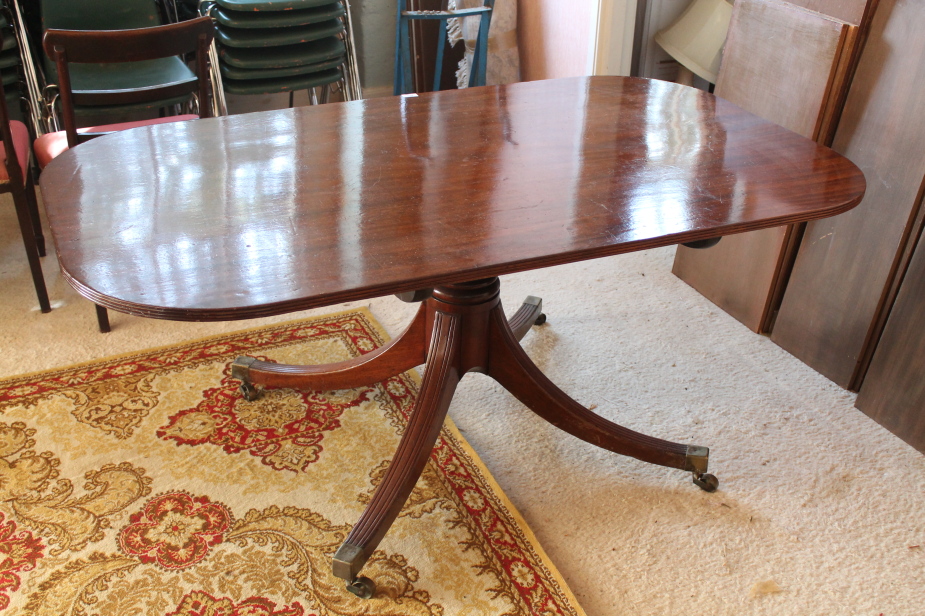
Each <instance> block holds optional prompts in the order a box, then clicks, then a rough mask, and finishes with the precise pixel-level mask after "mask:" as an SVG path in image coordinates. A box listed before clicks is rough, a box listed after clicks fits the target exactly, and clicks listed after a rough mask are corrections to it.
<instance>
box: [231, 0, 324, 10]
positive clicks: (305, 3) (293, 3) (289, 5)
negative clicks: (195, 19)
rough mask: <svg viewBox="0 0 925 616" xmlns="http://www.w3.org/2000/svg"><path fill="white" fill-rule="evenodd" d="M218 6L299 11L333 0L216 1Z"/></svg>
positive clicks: (233, 8) (239, 8)
mask: <svg viewBox="0 0 925 616" xmlns="http://www.w3.org/2000/svg"><path fill="white" fill-rule="evenodd" d="M215 2H216V4H218V6H220V7H222V8H224V9H228V10H231V11H258V12H263V11H266V12H275V11H297V10H300V9H310V8H314V7H316V6H324V5H326V4H331V0H215Z"/></svg>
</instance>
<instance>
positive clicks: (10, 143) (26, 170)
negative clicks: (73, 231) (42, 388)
mask: <svg viewBox="0 0 925 616" xmlns="http://www.w3.org/2000/svg"><path fill="white" fill-rule="evenodd" d="M2 39H3V34H2V32H0V45H2V43H3V40H2ZM9 118H10V116H9V112H8V110H7V106H6V93H5V92H4V91H3V84H2V83H0V133H2V137H3V151H2V152H0V155H2V160H0V193H12V195H13V204H14V205H15V206H16V218H17V219H18V220H19V230H20V231H21V232H22V241H23V244H25V246H26V257H27V258H28V259H29V269H30V270H31V271H32V282H33V284H34V285H35V293H36V295H38V298H39V308H40V309H41V310H42V312H50V311H51V304H50V303H49V301H48V291H47V289H46V288H45V278H44V276H42V264H41V262H40V261H39V257H40V256H41V257H44V256H45V238H44V237H43V236H42V225H41V223H40V222H39V209H38V204H37V202H36V200H35V184H34V182H33V178H32V169H31V167H30V165H29V141H31V139H30V136H29V130H28V129H27V128H26V125H25V124H23V123H22V122H17V121H15V120H13V121H11V120H10V119H9Z"/></svg>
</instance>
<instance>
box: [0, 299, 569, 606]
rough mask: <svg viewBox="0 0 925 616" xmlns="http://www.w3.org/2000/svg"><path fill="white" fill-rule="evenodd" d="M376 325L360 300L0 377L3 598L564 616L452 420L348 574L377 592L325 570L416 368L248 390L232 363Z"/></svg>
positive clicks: (330, 344)
mask: <svg viewBox="0 0 925 616" xmlns="http://www.w3.org/2000/svg"><path fill="white" fill-rule="evenodd" d="M387 339H388V337H387V335H386V334H385V332H384V331H383V330H382V328H381V327H380V326H379V325H378V324H377V323H376V322H375V321H374V320H373V319H372V317H371V316H370V314H369V313H368V312H366V311H365V310H357V311H349V312H344V313H340V314H335V315H331V316H327V317H321V318H316V319H311V320H307V321H301V322H296V323H288V324H285V325H280V326H275V327H270V328H264V329H259V330H252V331H246V332H241V333H237V334H233V335H227V336H222V337H217V338H212V339H208V340H203V341H199V342H195V343H189V344H186V345H183V346H180V347H171V348H164V349H158V350H151V351H145V352H141V353H136V354H132V355H126V356H122V357H117V358H113V359H109V360H104V361H99V362H93V363H89V364H85V365H81V366H76V367H71V368H65V369H61V370H56V371H52V372H46V373H40V374H32V375H26V376H22V377H16V378H13V379H7V380H4V381H0V611H2V612H3V613H5V614H15V615H26V614H28V615H29V616H46V615H47V616H64V615H68V616H71V615H74V616H77V615H80V616H92V615H100V616H110V615H111V616H116V615H118V616H129V615H135V614H145V615H150V614H157V615H164V616H245V615H247V616H309V615H317V616H328V615H335V614H337V615H350V616H353V615H360V614H364V615H376V616H391V615H394V616H399V615H400V616H418V615H420V616H426V615H439V614H445V615H447V616H449V615H462V614H472V615H495V614H498V615H501V614H504V615H511V616H520V615H533V614H536V615H543V616H553V615H559V614H561V615H566V614H568V615H573V616H581V615H582V614H583V613H582V611H581V609H580V608H579V607H578V605H577V603H576V602H575V600H574V598H573V597H572V595H571V593H570V592H569V590H568V589H567V588H566V587H565V584H564V583H563V582H562V580H561V579H560V577H559V575H558V573H557V572H556V571H555V570H554V569H553V567H552V566H551V564H550V563H549V561H548V560H547V558H546V556H545V555H544V554H543V552H542V550H541V549H540V547H539V546H538V545H537V543H536V541H535V539H534V538H533V536H532V535H531V533H530V531H529V530H528V529H527V528H526V526H525V525H524V523H523V521H522V520H521V518H520V517H519V516H518V514H517V513H516V512H515V511H514V510H513V508H512V507H511V505H510V503H508V501H507V500H506V499H505V497H504V495H503V494H502V493H501V491H500V489H499V488H498V486H497V485H496V484H495V483H494V481H493V480H492V478H491V476H490V475H489V474H488V471H487V470H486V469H485V468H484V467H483V466H482V464H481V463H480V461H479V460H478V457H477V456H476V455H475V453H474V452H473V451H472V450H471V449H470V448H469V446H468V445H467V444H466V442H465V441H464V440H463V438H462V437H461V436H460V434H459V433H458V432H457V431H456V429H455V428H454V427H453V426H452V425H450V424H449V422H448V423H447V425H446V426H445V427H444V430H443V432H442V434H441V437H440V439H439V441H438V444H437V447H436V448H435V450H434V453H433V454H432V456H431V460H430V463H429V464H428V466H427V469H426V471H425V473H424V476H423V477H422V480H421V481H419V482H418V485H417V487H416V488H415V490H414V493H413V494H412V496H411V498H410V499H409V502H408V503H407V505H406V506H405V508H404V510H403V511H402V513H401V515H400V517H399V519H398V520H397V521H396V523H395V525H394V526H393V527H392V529H391V530H390V531H389V534H388V535H387V536H386V538H385V540H383V542H382V543H381V544H380V549H379V550H378V551H376V552H375V554H374V555H373V557H372V558H371V559H370V561H369V563H368V564H367V566H366V568H365V569H364V570H363V571H364V575H368V576H369V577H371V578H373V579H374V580H375V581H376V583H377V585H378V591H377V593H376V595H375V596H374V597H373V598H372V599H370V600H367V601H364V600H362V599H358V598H356V597H354V596H353V595H351V594H349V593H347V592H346V591H345V590H344V585H343V582H342V581H341V580H338V579H336V578H334V577H333V576H332V575H331V573H330V560H331V556H332V555H333V553H334V552H335V550H336V549H337V547H338V546H339V544H340V543H341V542H342V541H343V540H344V539H345V538H346V536H347V534H348V533H349V531H350V527H351V525H352V524H353V523H355V521H356V520H357V519H358V517H359V515H360V514H361V513H362V510H363V507H364V505H365V503H366V502H368V500H369V498H370V495H371V493H372V490H373V489H374V487H375V485H376V484H377V481H378V480H379V479H380V478H381V477H382V474H383V472H384V469H385V468H386V466H387V463H388V460H389V459H390V457H391V455H392V452H393V451H394V449H395V447H396V445H397V442H398V438H399V435H400V433H401V431H402V429H403V426H404V425H405V422H406V419H407V416H408V414H409V412H410V411H411V409H412V406H413V402H414V398H415V395H416V393H417V391H418V387H419V383H420V380H419V377H418V375H417V374H416V373H406V374H404V375H400V376H398V377H395V378H393V379H390V380H389V381H387V382H385V383H383V384H380V385H377V386H374V387H368V388H361V389H354V390H342V391H335V392H325V393H321V392H296V391H292V390H276V391H268V392H266V393H265V394H264V396H263V397H261V398H260V399H259V400H257V401H255V402H248V401H246V400H244V399H242V398H241V396H240V395H239V394H238V393H237V385H238V382H237V381H235V380H234V379H232V378H231V377H230V375H229V364H230V362H231V361H232V360H233V359H234V358H235V357H237V356H239V355H244V354H246V355H253V356H257V357H260V358H262V359H268V360H272V361H279V362H285V363H319V364H320V363H328V362H334V361H340V360H343V359H347V358H349V357H355V356H357V355H360V354H362V353H366V352H369V351H371V350H372V349H374V348H376V347H377V346H379V345H381V344H383V343H384V342H385V341H387Z"/></svg>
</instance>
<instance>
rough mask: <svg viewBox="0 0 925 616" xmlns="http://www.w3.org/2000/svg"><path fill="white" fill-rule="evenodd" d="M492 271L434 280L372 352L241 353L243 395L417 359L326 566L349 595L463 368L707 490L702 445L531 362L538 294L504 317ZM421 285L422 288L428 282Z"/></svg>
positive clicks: (332, 384) (368, 378) (329, 381)
mask: <svg viewBox="0 0 925 616" xmlns="http://www.w3.org/2000/svg"><path fill="white" fill-rule="evenodd" d="M499 290H500V283H499V281H498V279H497V278H488V279H485V280H476V281H473V282H466V283H459V284H451V285H445V286H442V287H437V288H435V289H434V290H433V296H432V297H430V298H429V299H427V301H426V302H425V303H424V304H422V305H421V308H420V309H419V310H418V313H417V315H416V316H415V318H414V320H413V321H412V323H411V325H410V326H409V327H408V328H407V329H406V330H405V331H404V333H402V334H401V335H400V336H399V337H398V338H396V339H395V340H393V341H392V342H390V343H389V344H387V345H385V346H383V347H382V348H380V349H377V350H376V351H373V352H371V353H368V354H366V355H363V356H362V357H357V358H355V359H351V360H348V361H345V362H339V363H336V364H328V365H324V366H287V365H282V364H273V363H269V362H262V361H258V360H256V359H254V358H250V357H240V358H238V359H237V360H235V362H234V364H233V365H232V374H233V375H234V376H235V377H237V378H240V379H242V381H243V385H242V389H243V390H244V394H245V396H247V395H255V394H256V393H257V391H258V390H257V389H256V388H255V386H257V385H259V386H261V387H294V388H297V389H311V390H330V389H347V388H352V387H359V386H362V385H370V384H372V383H376V382H379V381H383V380H385V379H387V378H390V377H392V376H395V375H397V374H400V373H402V372H405V371H406V370H409V369H411V368H413V367H415V366H418V365H420V364H422V363H426V368H425V370H424V380H423V383H422V385H421V394H420V396H419V397H418V400H417V402H416V403H415V405H414V410H413V412H412V414H411V418H410V420H409V422H408V425H407V426H406V427H405V431H404V433H403V434H402V437H401V440H400V442H399V445H398V450H397V451H396V452H395V456H394V457H393V458H392V462H391V464H390V465H389V468H388V469H387V470H386V473H385V476H384V477H383V479H382V483H380V484H379V486H378V487H377V488H376V491H375V493H374V494H373V498H372V500H371V501H370V503H369V505H368V506H367V507H366V510H365V511H364V512H363V515H362V516H361V517H360V519H359V521H358V522H357V523H356V525H355V526H354V527H353V530H352V531H351V532H350V535H349V536H348V537H347V540H346V541H345V542H344V543H343V544H342V545H341V546H340V549H338V551H337V553H336V554H335V555H334V563H333V569H334V575H336V576H337V577H340V578H343V579H345V580H346V581H347V588H348V590H350V591H351V592H353V593H354V594H356V595H358V596H361V597H364V598H368V597H370V596H372V595H373V593H374V592H375V584H374V583H373V582H372V580H369V579H368V578H364V577H358V575H359V572H360V570H361V569H362V568H363V565H364V564H365V563H366V561H367V560H368V559H369V557H370V555H371V554H372V553H373V551H374V550H375V549H376V547H377V546H378V545H379V542H380V541H381V540H382V538H383V536H385V534H386V532H387V531H388V529H389V527H390V526H391V525H392V523H393V522H394V521H395V518H396V517H397V516H398V513H399V511H400V510H401V508H402V506H404V504H405V501H406V500H407V499H408V496H409V495H410V494H411V490H412V489H413V488H414V485H415V483H416V482H417V480H418V478H419V477H420V475H421V472H422V471H423V469H424V465H425V464H426V463H427V459H428V457H429V456H430V452H431V450H432V449H433V446H434V443H435V442H436V440H437V437H438V436H439V433H440V428H441V427H442V426H443V420H444V418H445V417H446V413H447V410H448V409H449V406H450V401H451V400H452V398H453V393H454V392H455V390H456V386H457V384H458V383H459V380H460V379H461V378H462V376H463V375H464V374H465V373H466V372H484V373H486V374H488V375H489V376H491V377H493V378H494V379H495V380H497V381H498V382H499V383H500V384H501V385H502V386H504V387H505V388H506V389H508V390H509V391H510V392H511V393H512V394H514V395H515V396H516V397H517V399H519V400H520V401H521V402H523V403H524V404H525V405H527V407H529V408H530V409H531V410H532V411H533V412H535V413H536V414H537V415H539V416H540V417H542V418H543V419H545V420H546V421H548V422H550V423H552V424H553V425H555V426H556V427H558V428H560V429H562V430H565V431H566V432H568V433H569V434H572V435H574V436H576V437H578V438H580V439H582V440H584V441H587V442H589V443H592V444H594V445H597V446H598V447H602V448H604V449H607V450H609V451H613V452H615V453H619V454H623V455H627V456H632V457H634V458H638V459H640V460H643V461H646V462H651V463H653V464H660V465H662V466H668V467H672V468H679V469H682V470H687V471H692V472H693V473H694V482H695V483H697V485H699V486H700V487H702V488H703V489H705V490H707V491H712V490H714V489H716V485H717V482H716V479H715V478H714V477H713V476H712V475H706V470H707V460H708V457H709V450H708V449H707V448H705V447H693V446H688V445H681V444H678V443H671V442H668V441H663V440H661V439H657V438H653V437H651V436H646V435H644V434H640V433H638V432H634V431H632V430H629V429H627V428H624V427H623V426H620V425H617V424H615V423H613V422H611V421H608V420H606V419H604V418H603V417H600V416H599V415H596V414H595V413H592V412H591V411H589V410H588V409H586V408H585V407H583V406H582V405H580V404H579V403H578V402H576V401H575V400H573V399H572V398H570V397H569V396H568V395H567V394H565V393H564V392H563V391H562V390H561V389H559V388H558V387H556V386H555V385H554V384H553V383H552V381H550V380H549V379H548V378H546V376H545V375H544V374H543V373H542V372H541V371H540V369H539V368H537V366H536V365H535V364H534V363H533V362H532V361H531V360H530V358H529V357H528V356H527V354H526V353H525V352H524V350H523V349H522V348H521V346H520V343H519V340H520V339H521V338H522V337H523V336H524V335H526V333H527V331H529V329H530V327H531V326H532V325H534V324H541V323H542V322H543V321H545V317H544V315H543V313H542V306H543V304H542V301H541V300H540V299H539V298H537V297H532V296H531V297H528V298H527V300H526V301H525V302H524V304H523V305H522V306H521V307H520V309H519V310H518V311H517V312H516V313H515V314H514V316H513V317H511V319H510V321H509V320H507V319H506V318H505V316H504V310H503V308H502V307H501V300H500V299H499ZM428 293H429V291H428Z"/></svg>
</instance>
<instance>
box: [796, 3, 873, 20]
mask: <svg viewBox="0 0 925 616" xmlns="http://www.w3.org/2000/svg"><path fill="white" fill-rule="evenodd" d="M788 2H790V4H795V5H797V6H802V7H803V8H807V9H809V10H811V11H817V12H819V13H822V14H823V15H828V16H830V17H834V18H836V19H840V20H842V21H845V22H848V23H849V24H854V25H856V26H857V25H860V24H861V22H862V21H863V20H864V11H865V10H866V9H867V5H868V4H869V3H868V2H867V0H788Z"/></svg>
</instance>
